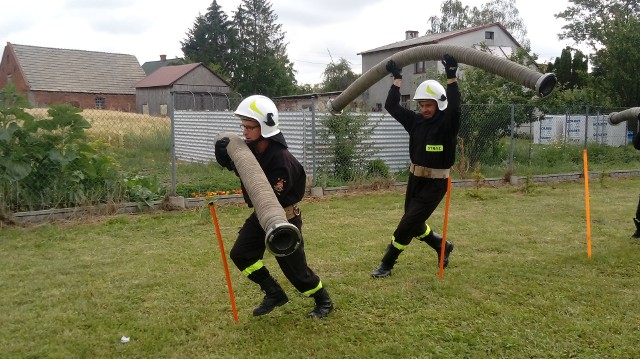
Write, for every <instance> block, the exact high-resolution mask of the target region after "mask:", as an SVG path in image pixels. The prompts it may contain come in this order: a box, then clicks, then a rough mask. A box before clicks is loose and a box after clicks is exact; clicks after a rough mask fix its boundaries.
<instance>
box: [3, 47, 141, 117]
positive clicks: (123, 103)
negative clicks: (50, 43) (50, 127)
mask: <svg viewBox="0 0 640 359" xmlns="http://www.w3.org/2000/svg"><path fill="white" fill-rule="evenodd" d="M144 77H145V73H144V71H143V70H142V67H141V66H140V63H139V62H138V60H137V59H136V57H135V56H133V55H127V54H116V53H107V52H97V51H84V50H69V49H58V48H50V47H39V46H30V45H19V44H12V43H10V42H7V45H6V46H5V48H4V52H3V54H2V61H1V62H0V88H4V87H5V86H6V85H7V84H9V83H13V84H14V85H15V87H16V91H17V92H18V93H21V94H23V95H24V96H25V98H26V99H27V100H28V101H29V103H30V104H31V106H33V107H47V106H48V105H53V104H63V103H66V104H71V105H73V106H75V107H78V108H82V109H107V110H116V111H126V112H133V111H135V110H136V90H135V86H134V85H135V83H136V82H138V81H140V80H142V79H143V78H144Z"/></svg>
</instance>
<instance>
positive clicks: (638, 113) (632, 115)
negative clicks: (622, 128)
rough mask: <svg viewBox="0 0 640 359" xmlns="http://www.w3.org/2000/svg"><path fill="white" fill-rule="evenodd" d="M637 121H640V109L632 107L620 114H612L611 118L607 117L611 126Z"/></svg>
mask: <svg viewBox="0 0 640 359" xmlns="http://www.w3.org/2000/svg"><path fill="white" fill-rule="evenodd" d="M635 119H638V120H640V107H632V108H628V109H626V110H622V111H620V112H612V113H610V114H609V117H607V121H609V124H611V125H617V124H619V123H620V122H624V121H629V120H635Z"/></svg>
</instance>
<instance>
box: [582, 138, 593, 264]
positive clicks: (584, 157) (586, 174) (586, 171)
mask: <svg viewBox="0 0 640 359" xmlns="http://www.w3.org/2000/svg"><path fill="white" fill-rule="evenodd" d="M587 161H588V160H587V149H586V148H585V149H583V150H582V162H583V163H584V201H585V206H586V209H587V257H588V258H591V209H590V208H589V169H588V165H587V163H588V162H587Z"/></svg>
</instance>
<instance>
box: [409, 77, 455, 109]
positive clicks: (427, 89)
mask: <svg viewBox="0 0 640 359" xmlns="http://www.w3.org/2000/svg"><path fill="white" fill-rule="evenodd" d="M446 93H447V92H446V91H445V89H444V87H442V85H441V84H440V83H439V82H438V81H436V80H427V81H424V82H423V83H421V84H420V85H418V88H416V94H415V95H414V96H413V100H414V101H422V100H434V101H436V102H437V103H438V109H439V110H440V111H444V110H445V109H446V108H447V104H448V102H447V95H446Z"/></svg>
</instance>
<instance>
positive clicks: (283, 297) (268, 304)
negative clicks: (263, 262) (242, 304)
mask: <svg viewBox="0 0 640 359" xmlns="http://www.w3.org/2000/svg"><path fill="white" fill-rule="evenodd" d="M260 288H262V290H263V291H264V292H265V294H266V295H265V296H264V299H263V300H262V303H260V305H258V306H257V307H255V308H254V309H253V315H254V316H259V315H265V314H267V313H269V312H271V311H272V310H273V309H274V308H275V307H279V306H281V305H284V304H285V303H287V302H288V301H289V298H287V294H286V293H285V292H284V290H282V287H280V284H278V282H276V280H275V279H274V278H273V277H272V276H268V277H267V278H265V279H264V280H263V281H262V282H260Z"/></svg>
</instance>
